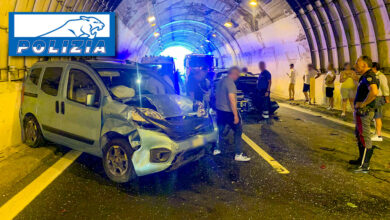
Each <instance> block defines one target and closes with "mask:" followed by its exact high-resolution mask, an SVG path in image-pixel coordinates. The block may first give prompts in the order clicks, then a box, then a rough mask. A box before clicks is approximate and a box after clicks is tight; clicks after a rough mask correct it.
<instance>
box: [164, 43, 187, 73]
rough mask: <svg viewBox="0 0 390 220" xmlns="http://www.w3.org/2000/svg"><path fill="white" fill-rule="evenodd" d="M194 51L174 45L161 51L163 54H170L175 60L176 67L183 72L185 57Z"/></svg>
mask: <svg viewBox="0 0 390 220" xmlns="http://www.w3.org/2000/svg"><path fill="white" fill-rule="evenodd" d="M192 53H193V51H191V50H189V49H187V48H185V47H183V46H172V47H168V48H166V49H165V50H164V51H163V52H161V53H160V55H161V56H170V57H172V58H173V60H174V61H175V66H176V68H177V69H178V70H179V71H180V73H181V74H184V73H185V67H184V59H185V57H186V56H187V55H188V54H192Z"/></svg>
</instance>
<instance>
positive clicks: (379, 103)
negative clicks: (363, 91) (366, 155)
mask: <svg viewBox="0 0 390 220" xmlns="http://www.w3.org/2000/svg"><path fill="white" fill-rule="evenodd" d="M379 70H380V66H379V64H378V63H375V62H374V63H372V71H373V72H374V73H375V75H376V78H377V79H378V81H379V91H378V96H377V97H376V100H375V101H376V109H375V115H374V118H375V130H376V132H375V133H376V134H375V135H374V136H373V137H372V138H371V140H372V141H383V138H382V117H383V106H384V105H385V104H387V103H390V97H389V96H390V92H389V84H388V82H387V78H386V76H385V75H384V74H383V73H381V71H379Z"/></svg>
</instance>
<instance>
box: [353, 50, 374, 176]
mask: <svg viewBox="0 0 390 220" xmlns="http://www.w3.org/2000/svg"><path fill="white" fill-rule="evenodd" d="M371 68H372V60H371V58H370V57H368V56H362V57H360V58H359V59H358V61H357V62H356V71H357V72H358V73H359V74H362V76H361V77H360V79H359V85H358V88H357V92H356V97H355V102H354V105H355V112H354V116H355V123H356V128H355V133H356V139H357V144H358V148H359V158H358V159H357V160H351V161H349V163H350V164H353V165H359V168H358V169H357V170H355V172H357V173H367V172H368V171H369V169H370V166H369V165H370V159H371V157H372V155H373V152H374V149H373V147H372V142H371V134H370V123H371V121H372V120H373V118H374V111H375V99H376V96H377V95H378V80H377V78H376V75H375V73H374V72H373V71H372V70H371Z"/></svg>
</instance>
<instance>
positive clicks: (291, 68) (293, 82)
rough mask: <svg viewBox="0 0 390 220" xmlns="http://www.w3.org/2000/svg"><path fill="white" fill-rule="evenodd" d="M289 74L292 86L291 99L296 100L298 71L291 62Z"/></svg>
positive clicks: (290, 88)
mask: <svg viewBox="0 0 390 220" xmlns="http://www.w3.org/2000/svg"><path fill="white" fill-rule="evenodd" d="M287 76H288V77H289V78H290V86H289V87H288V93H289V97H290V99H289V100H291V101H292V100H294V96H295V80H296V77H297V73H296V71H295V69H294V64H290V73H287Z"/></svg>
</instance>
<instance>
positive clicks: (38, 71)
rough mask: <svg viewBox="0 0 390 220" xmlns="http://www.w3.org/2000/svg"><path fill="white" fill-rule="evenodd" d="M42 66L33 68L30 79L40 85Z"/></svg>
mask: <svg viewBox="0 0 390 220" xmlns="http://www.w3.org/2000/svg"><path fill="white" fill-rule="evenodd" d="M41 72H42V68H37V69H32V70H31V73H30V80H31V82H32V83H34V84H35V85H38V82H39V77H40V76H41Z"/></svg>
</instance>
